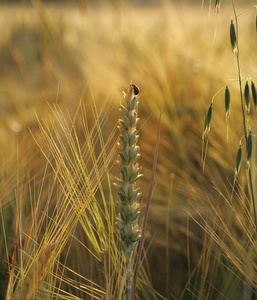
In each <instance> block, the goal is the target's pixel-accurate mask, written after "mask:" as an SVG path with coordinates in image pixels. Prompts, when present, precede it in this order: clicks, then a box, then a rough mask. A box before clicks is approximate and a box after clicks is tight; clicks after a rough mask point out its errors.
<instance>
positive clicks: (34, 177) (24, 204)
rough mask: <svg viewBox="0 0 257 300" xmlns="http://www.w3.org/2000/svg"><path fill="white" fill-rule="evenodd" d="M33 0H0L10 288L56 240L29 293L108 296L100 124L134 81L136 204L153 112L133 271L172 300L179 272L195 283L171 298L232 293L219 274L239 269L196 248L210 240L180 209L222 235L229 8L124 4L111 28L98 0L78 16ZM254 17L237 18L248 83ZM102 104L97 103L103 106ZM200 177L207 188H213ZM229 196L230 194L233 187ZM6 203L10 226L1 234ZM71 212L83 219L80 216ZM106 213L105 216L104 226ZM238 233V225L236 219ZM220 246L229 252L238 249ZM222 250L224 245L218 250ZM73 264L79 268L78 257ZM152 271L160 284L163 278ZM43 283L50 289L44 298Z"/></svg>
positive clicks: (111, 118) (1, 145)
mask: <svg viewBox="0 0 257 300" xmlns="http://www.w3.org/2000/svg"><path fill="white" fill-rule="evenodd" d="M33 3H34V7H23V8H21V7H9V6H5V7H1V15H0V24H1V35H0V36H1V40H0V44H1V60H0V67H1V74H0V86H1V112H0V117H1V123H0V163H1V174H0V176H1V181H0V186H1V188H0V197H1V198H0V199H1V207H0V209H1V213H2V214H1V215H2V216H3V217H2V220H4V222H3V226H4V231H0V238H1V245H5V242H4V240H5V237H4V235H3V233H2V232H5V233H6V239H7V250H6V248H5V247H4V246H2V247H1V249H0V254H1V262H0V269H1V270H4V271H1V272H2V274H6V273H7V272H8V271H9V272H11V273H10V274H11V277H13V278H11V279H10V280H11V281H12V280H17V282H18V283H17V286H18V287H20V286H22V284H25V281H24V280H25V279H24V280H23V277H22V276H23V275H24V274H25V275H26V276H29V274H30V272H32V271H31V270H32V268H33V265H36V264H37V262H38V261H40V255H42V253H44V249H45V247H47V245H51V244H52V243H54V244H55V243H56V239H57V241H59V242H60V241H63V242H61V243H59V244H58V247H57V249H56V248H55V250H54V252H55V262H54V263H53V264H52V265H51V268H50V267H49V268H48V269H45V270H44V272H45V275H44V276H41V275H40V278H41V277H42V278H44V279H43V280H44V284H45V285H42V286H41V287H42V289H41V290H40V291H36V292H40V293H41V294H38V295H40V296H38V297H42V298H43V297H44V296H45V295H47V297H52V298H54V297H57V298H58V297H60V294H63V295H65V294H66V295H65V296H63V297H64V298H65V297H66V299H69V297H74V299H75V297H78V298H83V297H85V291H89V293H92V294H93V295H95V297H96V298H97V297H98V298H101V296H102V295H103V294H104V293H107V294H108V293H115V292H116V288H117V287H116V286H115V285H114V284H113V282H114V281H113V278H114V275H113V274H114V273H112V270H113V269H112V268H114V265H113V259H112V258H114V256H115V255H116V254H115V253H116V252H115V251H116V250H117V249H115V246H114V243H113V244H112V245H111V246H112V247H111V246H110V245H109V246H108V247H107V246H106V245H108V243H110V242H109V234H110V229H111V226H113V224H112V223H111V222H114V220H115V217H114V216H115V212H114V211H111V210H109V204H110V203H112V201H115V200H116V198H115V199H113V198H112V197H114V196H113V195H114V194H113V192H112V189H111V185H110V182H111V181H112V180H113V178H114V175H116V174H117V169H116V167H113V168H112V169H111V168H110V167H111V166H113V164H114V160H115V159H116V154H117V153H115V149H114V148H113V147H115V143H116V138H117V132H113V128H115V127H116V120H118V108H119V104H120V101H121V98H122V97H121V91H123V90H124V89H126V88H127V86H128V84H129V83H130V82H131V80H133V82H134V83H136V84H137V85H138V86H139V87H140V90H141V98H140V109H139V113H140V120H141V122H140V124H139V127H140V126H141V127H140V129H139V134H140V149H141V151H142V154H141V158H140V164H142V165H143V170H142V172H143V174H144V177H143V178H142V181H141V191H142V194H143V195H142V198H141V203H142V207H144V204H145V202H146V197H147V194H148V188H149V182H150V177H151V169H152V160H153V149H154V146H155V137H156V132H157V123H158V117H159V113H160V110H161V108H163V115H162V127H161V140H160V151H159V158H158V167H157V173H156V187H155V190H154V197H153V199H152V204H151V208H150V215H149V222H148V227H147V232H146V237H147V239H146V243H147V245H146V246H148V245H149V248H146V252H147V257H148V263H147V264H145V269H144V271H142V273H143V272H145V274H141V275H140V276H141V278H144V280H145V282H147V284H148V285H152V284H153V287H154V288H156V290H157V291H159V292H160V293H161V294H163V295H165V296H166V297H167V298H168V297H169V295H168V294H170V293H171V294H173V295H174V296H175V297H177V298H178V297H179V296H180V295H181V293H182V291H183V289H184V287H185V286H186V284H187V283H188V278H192V281H191V282H190V283H189V285H190V284H193V282H194V283H195V284H194V286H193V287H192V286H191V288H190V289H189V290H190V293H188V294H184V296H185V297H186V296H187V295H189V297H191V298H192V299H193V298H194V297H195V299H196V298H197V296H198V295H200V294H201V293H202V296H203V297H204V296H205V297H207V295H208V296H209V299H211V298H212V297H213V299H218V297H220V299H222V295H223V293H224V294H226V295H227V298H228V299H233V295H235V293H236V292H235V290H236V289H235V290H233V291H231V288H229V282H230V281H229V280H228V283H227V285H226V284H225V286H224V285H223V284H222V280H221V279H222V278H227V279H228V278H230V279H231V281H233V280H235V277H237V278H239V277H240V276H239V275H237V273H236V270H237V269H239V270H240V272H241V273H242V274H244V275H245V269H242V268H241V269H240V268H239V267H238V265H236V264H235V263H234V262H235V259H233V260H230V263H231V264H228V260H227V259H225V260H224V259H223V256H222V255H223V252H222V251H220V250H218V249H216V248H213V249H215V250H213V252H212V251H210V250H208V251H206V252H202V249H211V248H208V247H207V245H210V244H211V245H213V241H211V240H209V238H208V236H206V233H205V232H204V231H203V230H201V229H200V228H199V227H197V226H196V225H195V223H194V222H192V219H190V220H189V219H188V215H187V213H186V211H185V210H187V211H189V213H190V214H191V215H192V217H193V218H195V219H196V221H197V222H198V223H199V224H200V223H201V222H203V223H204V224H205V225H206V222H207V221H206V219H203V220H202V219H201V218H200V217H199V215H200V216H206V215H209V214H211V221H210V223H211V225H213V227H207V232H209V233H210V234H211V235H214V233H215V230H219V229H220V230H221V231H222V229H221V228H222V226H223V225H224V219H225V220H228V221H227V223H226V225H227V227H226V231H225V232H224V236H223V237H224V239H225V240H224V241H222V240H216V242H217V244H218V245H220V246H221V245H222V243H225V242H226V238H231V237H232V240H233V241H235V240H236V237H237V235H236V229H233V228H234V227H233V226H232V224H233V223H234V221H235V220H234V219H233V218H232V217H229V216H230V215H231V209H232V208H233V205H232V204H231V203H230V202H229V201H224V198H225V199H229V194H230V191H231V187H230V184H229V182H232V180H233V174H234V163H235V156H236V151H237V147H238V136H240V134H241V132H242V125H241V121H238V118H240V102H239V99H238V89H237V84H236V83H233V84H231V82H232V81H233V80H234V79H236V78H237V75H236V66H235V62H234V60H233V57H232V56H231V47H230V44H229V24H230V17H231V15H232V11H231V8H230V7H224V6H223V7H222V10H221V12H220V14H219V16H218V18H217V19H216V17H215V16H214V14H213V12H212V11H211V13H210V14H209V11H208V9H209V7H208V4H207V3H205V6H204V9H203V10H201V7H200V5H199V6H198V5H196V6H182V5H173V6H169V5H168V4H165V5H160V6H154V7H151V6H149V7H146V6H134V7H133V6H126V4H124V6H122V8H121V14H120V15H119V17H120V23H119V27H118V28H117V23H115V24H116V27H115V26H114V17H115V16H113V11H112V8H111V7H109V6H104V5H101V6H100V7H98V6H89V8H88V10H87V11H86V13H83V12H82V11H80V10H79V9H78V8H76V7H62V8H60V7H58V8H57V7H54V6H47V7H43V6H40V5H38V2H37V1H33ZM244 5H245V4H244ZM242 10H243V9H242ZM238 11H240V8H238ZM9 16H12V18H10V17H9ZM116 17H117V16H116ZM254 20H255V13H254V12H251V11H250V12H249V13H248V14H246V15H243V16H242V17H240V20H239V21H240V32H241V35H240V41H239V42H240V45H242V46H241V53H242V54H241V60H242V73H243V74H244V75H248V74H249V73H250V74H251V76H252V78H253V80H255V79H256V78H257V71H256V68H255V62H256V51H255V49H256V41H255V39H253V38H252V36H253V31H254V30H255V28H254V26H255V25H254ZM224 28H225V29H224ZM214 32H216V38H215V43H214V44H213V38H214ZM226 84H230V92H231V115H230V123H229V127H230V128H229V142H228V143H227V142H226V134H225V132H226V119H225V112H224V95H223V92H222V93H220V94H218V95H217V96H216V97H215V108H214V110H213V120H212V130H211V133H210V140H209V149H208V154H207V160H206V166H205V175H203V174H202V162H201V136H202V130H203V122H204V116H205V112H206V109H207V107H208V105H209V104H210V101H211V99H212V97H213V95H214V94H215V93H216V92H217V90H219V89H220V88H222V87H225V86H226ZM46 101H47V102H48V104H47V103H46ZM105 101H106V103H107V106H103V102H105ZM93 103H95V104H93ZM92 105H93V110H92V108H91V107H92ZM94 105H95V106H94ZM78 107H79V109H78ZM106 107H107V108H108V109H107V108H106ZM66 111H67V112H68V113H66ZM97 111H99V112H100V111H101V113H99V114H98V113H97ZM35 112H36V113H35ZM42 118H43V119H42ZM28 127H29V128H30V130H28V129H27V128H28ZM29 131H30V132H29ZM31 133H32V135H31ZM153 133H154V134H153ZM32 136H33V138H32ZM108 136H110V138H109V139H108ZM103 141H105V142H103ZM43 154H44V155H43ZM107 166H108V168H107ZM106 171H107V172H106ZM241 177H242V178H241ZM103 178H104V180H103ZM239 180H240V182H241V188H242V190H244V187H245V185H246V182H245V181H244V176H242V175H240V176H239ZM213 183H215V185H216V186H218V187H219V191H218V192H217V191H215V189H214V188H213ZM81 186H84V187H85V186H87V188H85V189H82V188H81ZM171 186H172V187H171ZM99 187H101V188H99ZM227 196H228V197H227ZM82 199H83V201H82ZM92 199H94V200H95V201H93V202H91V201H92ZM168 199H171V200H168ZM238 199H242V200H243V199H244V197H243V196H242V195H239V196H238ZM96 200H97V201H96ZM188 200H189V201H190V203H191V205H190V206H189V205H188ZM168 201H170V208H169V210H167V205H168ZM240 201H241V200H240ZM240 201H239V200H238V203H239V204H240V203H241V204H240V205H241V206H243V204H242V203H243V201H241V202H240ZM97 203H102V205H101V206H99V205H98V204H97ZM104 203H106V206H105V204H104ZM239 204H238V205H239ZM216 205H219V209H218V210H217V209H215V206H216ZM235 205H236V204H235ZM240 205H239V207H241V206H240ZM231 206H232V208H231ZM192 207H194V209H192ZM243 207H244V209H243V211H244V212H245V211H246V212H247V210H246V207H245V206H243ZM17 209H19V213H18V215H19V222H18V224H19V226H18V227H17V228H18V229H17V230H15V224H14V221H13V220H15V216H16V211H17ZM85 209H87V210H86V211H88V212H92V214H90V216H89V215H87V214H85V213H84V211H85ZM232 211H233V210H232ZM167 212H169V215H168V216H167ZM196 212H198V213H199V215H198V214H197V213H196ZM237 213H239V212H238V210H237ZM104 215H105V216H106V215H108V216H109V217H110V219H109V221H107V219H108V218H107V219H105V218H103V219H101V218H98V217H99V216H102V217H103V216H104ZM239 217H240V218H245V216H239ZM101 220H102V221H101ZM110 220H112V221H110ZM167 220H168V221H169V222H167ZM246 221H247V222H248V221H249V219H246ZM106 222H107V223H108V222H110V223H108V224H109V225H110V226H109V227H108V226H107V227H106ZM241 223H242V224H243V222H241ZM241 223H240V224H241ZM90 224H94V225H93V226H90ZM201 224H202V223H201ZM230 224H231V226H232V227H231V228H230V227H229V225H230ZM237 225H238V224H237ZM1 226H2V225H1ZM55 227H56V228H55ZM167 227H168V228H167ZM236 228H237V227H236ZM243 230H244V232H245V233H246V232H247V229H246V228H245V227H243ZM167 232H168V233H169V235H167ZM15 234H17V237H18V241H19V243H18V244H17V248H16V252H17V260H16V263H13V262H12V261H11V259H9V256H11V255H12V253H13V251H12V247H13V244H14V240H15ZM235 235H236V237H235ZM86 236H88V237H89V236H90V237H91V238H92V239H89V238H87V237H86ZM248 236H249V235H248ZM62 239H63V240H62ZM113 239H114V240H115V237H113ZM114 240H113V241H114ZM244 242H245V243H247V241H244ZM103 245H105V246H106V248H105V247H103ZM225 245H226V243H225ZM234 245H235V249H236V250H235V251H237V250H238V251H239V250H240V249H241V248H240V247H241V246H240V247H239V245H238V246H236V244H234ZM213 247H214V246H213ZM107 248H108V249H107ZM110 249H111V252H110ZM219 249H220V248H219ZM221 249H222V247H221ZM223 249H224V248H223ZM225 249H226V248H225ZM87 250H89V251H87ZM231 251H232V250H231V249H227V250H226V252H225V253H226V255H227V257H228V256H229V255H230V254H231V253H232V252H231ZM235 251H234V252H235ZM234 252H233V253H234ZM81 253H83V255H81ZM167 253H168V254H167ZM242 253H243V252H240V255H242ZM81 257H83V258H81ZM230 257H231V255H230ZM81 259H83V260H85V261H87V262H88V264H84V263H83V264H82V263H81ZM167 259H169V262H167ZM3 260H5V262H3V263H2V261H3ZM6 261H9V269H8V263H6ZM220 262H222V263H220ZM11 263H12V266H11ZM167 263H168V264H169V266H170V268H169V269H167V268H166V265H167ZM22 264H24V265H22ZM200 266H202V268H201V267H200ZM204 266H205V267H204ZM11 267H12V268H11ZM212 268H214V269H215V270H216V271H215V272H216V274H219V276H216V277H215V275H213V276H210V274H211V273H213V274H214V271H213V270H214V269H212ZM99 269H100V270H101V272H102V273H101V272H100V274H99V272H98V270H99ZM12 270H15V273H13V272H14V271H12ZM207 271H209V272H207ZM205 272H207V273H208V274H206V273H205ZM233 273H234V274H236V276H235V277H233V275H231V274H233ZM227 274H230V275H231V276H230V277H229V276H228V275H227ZM196 275H198V276H196ZM115 276H116V277H115V278H117V277H119V276H118V274H116V275H115ZM5 278H6V279H5V280H2V281H1V285H0V288H1V290H6V288H7V286H8V280H9V276H5ZM15 278H16V279H15ZM87 278H88V279H90V281H87ZM166 278H169V282H168V283H167V287H166V286H164V284H163V283H164V282H166ZM199 278H200V279H199ZM203 278H204V280H203ZM194 279H195V281H194ZM240 280H243V279H242V278H241V279H240ZM199 282H200V283H202V285H201V284H200V283H199ZM213 286H214V287H215V288H212V287H213ZM54 287H57V290H58V293H59V294H55V293H57V292H56V289H55V288H54ZM141 288H142V290H143V287H141ZM166 291H167V292H166ZM33 292H34V291H33ZM24 293H25V291H24ZM44 293H45V294H44ZM47 293H48V294H47ZM217 293H218V296H217ZM229 293H230V294H229ZM71 295H73V296H71ZM228 295H230V296H228ZM231 295H232V296H231ZM145 297H146V296H145ZM148 297H149V298H150V296H149V295H148ZM0 299H3V298H1V297H0ZM39 299H40V298H39ZM72 299H73V298H72Z"/></svg>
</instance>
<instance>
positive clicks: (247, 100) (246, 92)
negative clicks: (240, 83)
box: [244, 81, 250, 114]
mask: <svg viewBox="0 0 257 300" xmlns="http://www.w3.org/2000/svg"><path fill="white" fill-rule="evenodd" d="M244 96H245V108H246V113H248V114H249V113H250V89H249V84H248V81H246V83H245V90H244Z"/></svg>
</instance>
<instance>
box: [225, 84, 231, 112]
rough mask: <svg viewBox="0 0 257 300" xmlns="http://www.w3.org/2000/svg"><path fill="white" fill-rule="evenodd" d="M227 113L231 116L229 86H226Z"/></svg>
mask: <svg viewBox="0 0 257 300" xmlns="http://www.w3.org/2000/svg"><path fill="white" fill-rule="evenodd" d="M225 111H226V116H229V114H230V91H229V89H228V86H226V90H225Z"/></svg>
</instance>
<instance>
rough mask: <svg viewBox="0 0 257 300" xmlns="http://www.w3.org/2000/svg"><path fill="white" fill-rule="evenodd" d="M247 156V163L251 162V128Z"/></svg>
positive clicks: (247, 143)
mask: <svg viewBox="0 0 257 300" xmlns="http://www.w3.org/2000/svg"><path fill="white" fill-rule="evenodd" d="M246 157H247V163H248V164H249V163H250V160H251V157H252V133H251V130H249V133H248V136H247V142H246Z"/></svg>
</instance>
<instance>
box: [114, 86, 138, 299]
mask: <svg viewBox="0 0 257 300" xmlns="http://www.w3.org/2000/svg"><path fill="white" fill-rule="evenodd" d="M138 94H139V89H138V87H137V86H136V85H134V84H132V85H130V87H129V89H128V92H127V93H126V94H125V93H124V98H125V101H126V103H125V105H122V104H121V107H120V119H119V131H120V138H119V143H118V147H119V158H118V166H119V168H120V178H116V181H115V183H114V184H115V186H116V187H117V189H118V197H119V199H118V203H117V206H118V208H117V211H118V215H117V228H118V234H119V237H120V248H121V251H122V254H123V255H124V257H123V259H124V263H125V269H124V272H125V278H126V299H127V300H130V299H131V284H132V280H131V279H132V274H133V270H132V263H133V253H134V250H135V249H136V247H137V244H138V241H139V239H140V237H141V229H140V227H139V226H138V217H139V206H140V205H139V203H138V198H139V196H140V192H139V188H137V187H136V182H137V181H138V179H139V178H140V177H141V176H142V175H141V174H140V167H139V164H138V163H137V160H138V158H139V155H140V154H139V146H138V145H137V141H138V134H137V123H138V118H137V107H138Z"/></svg>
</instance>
